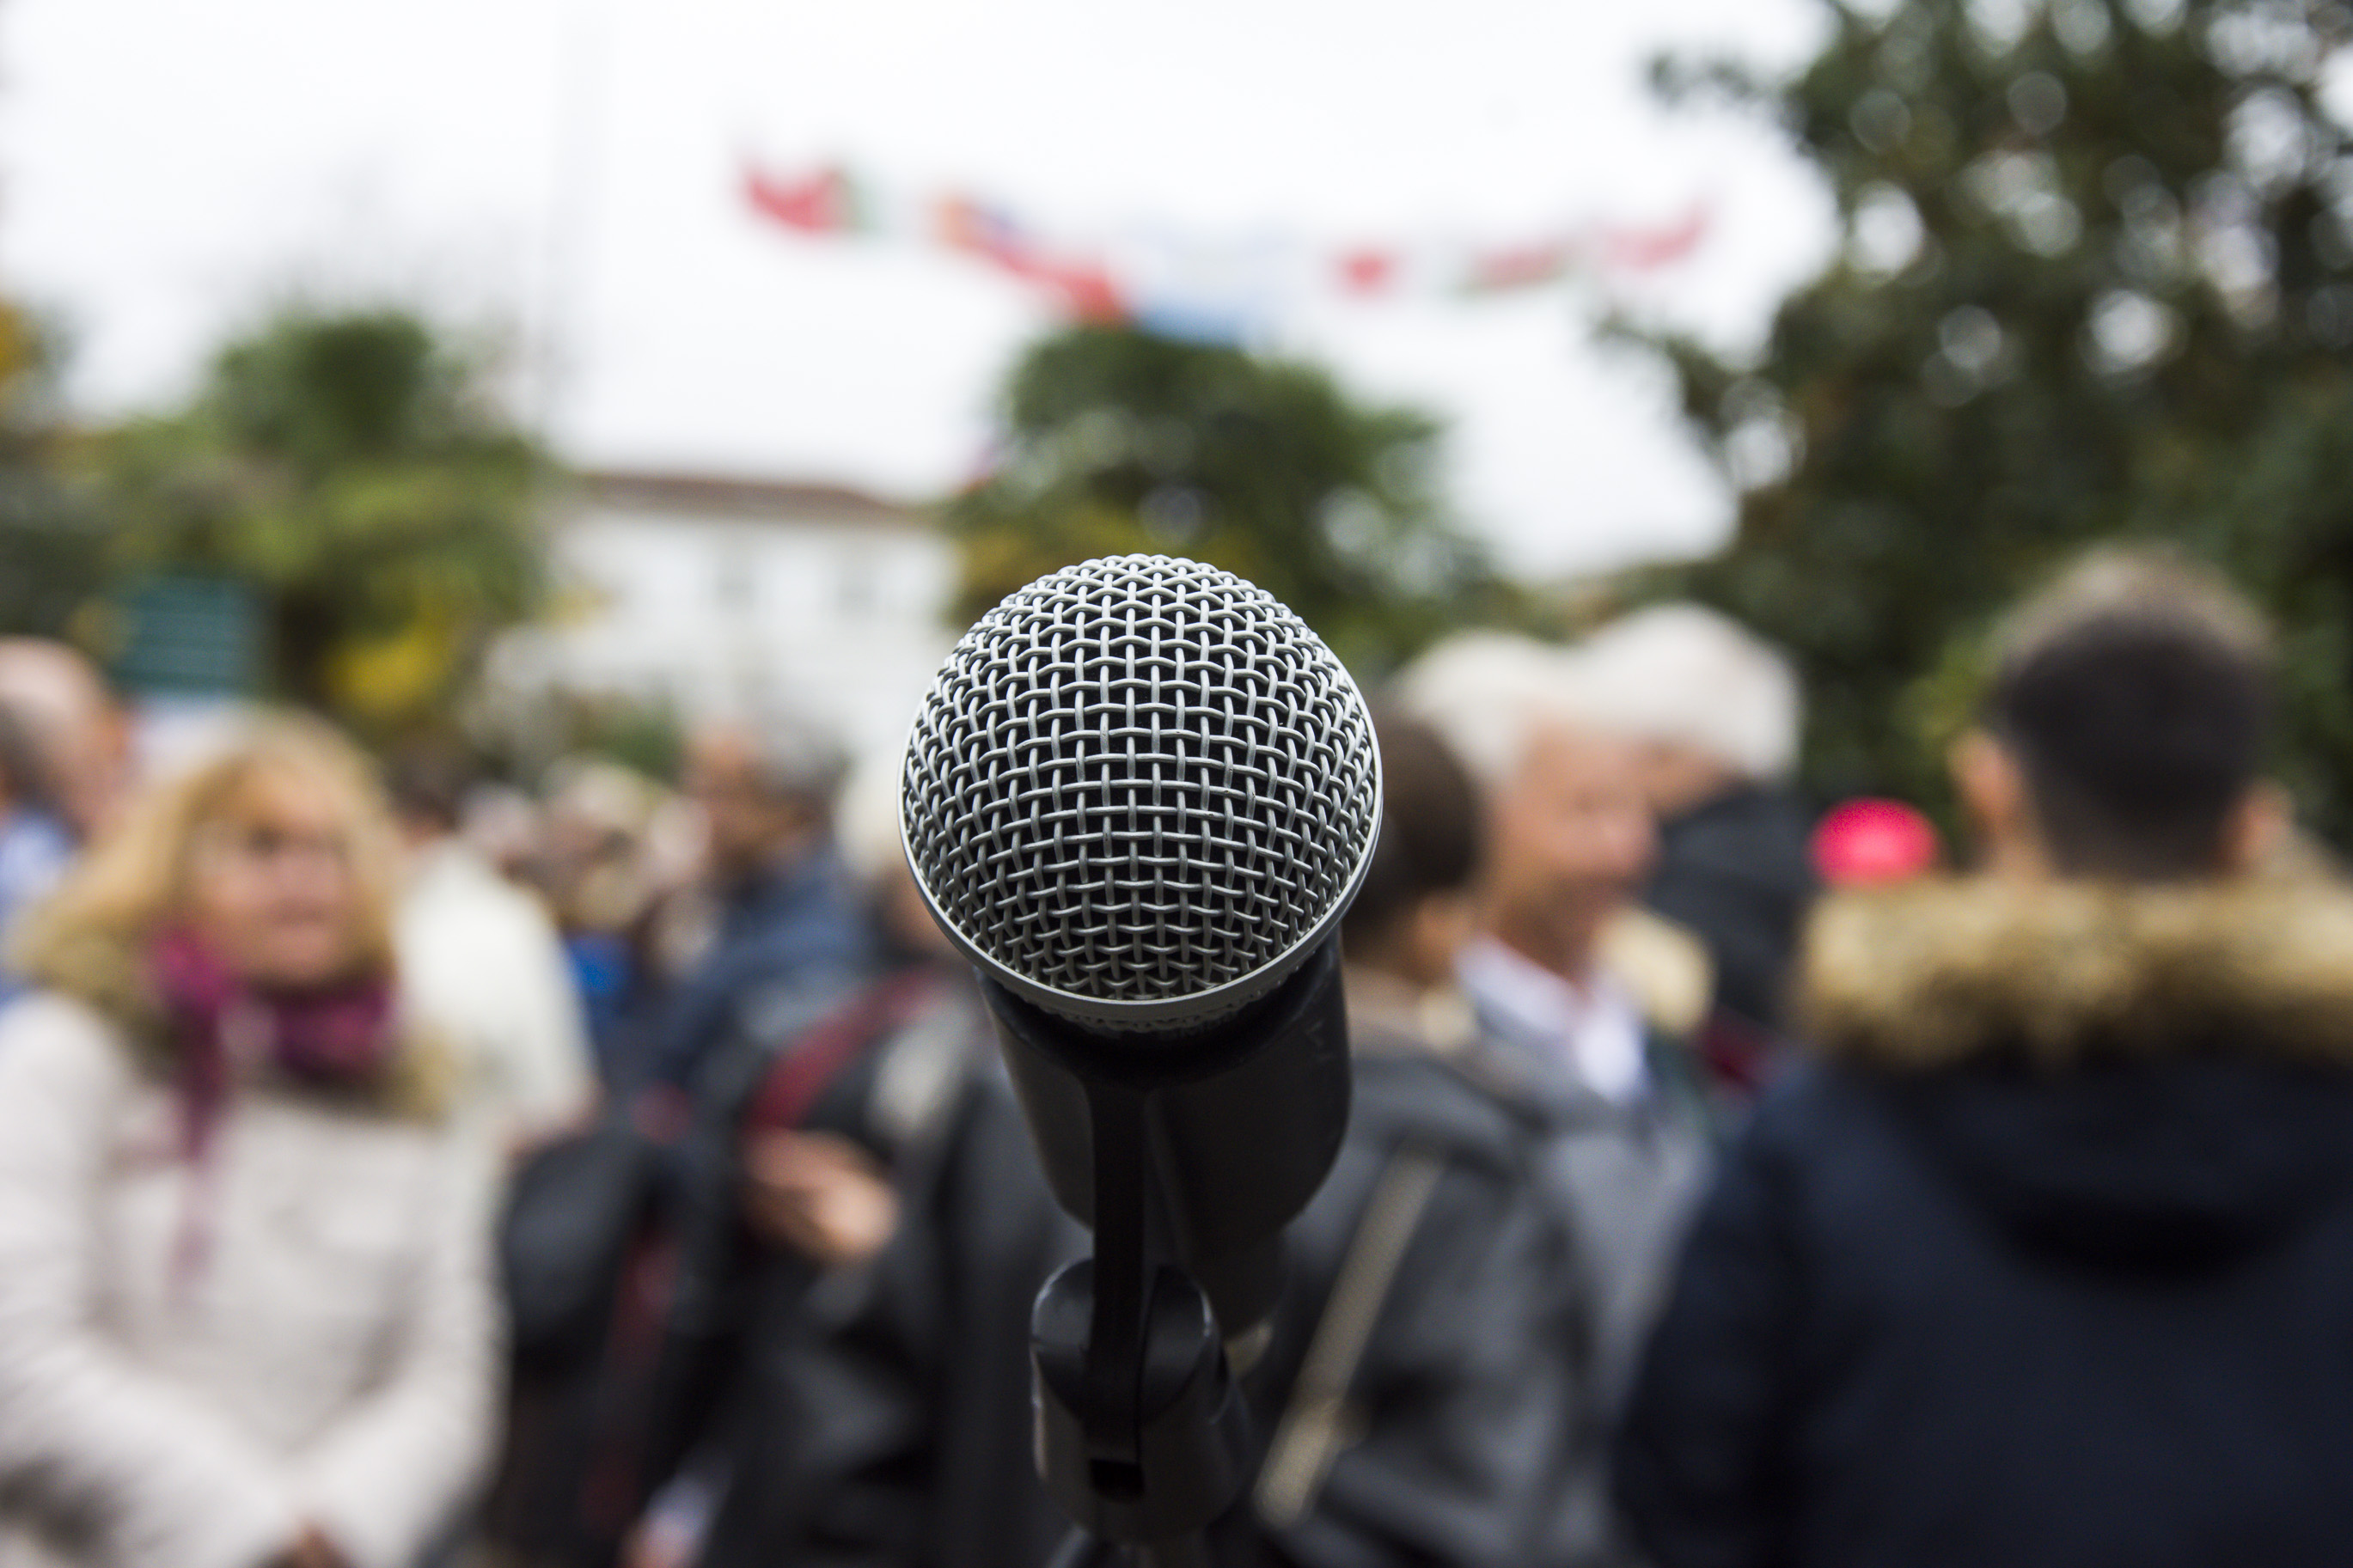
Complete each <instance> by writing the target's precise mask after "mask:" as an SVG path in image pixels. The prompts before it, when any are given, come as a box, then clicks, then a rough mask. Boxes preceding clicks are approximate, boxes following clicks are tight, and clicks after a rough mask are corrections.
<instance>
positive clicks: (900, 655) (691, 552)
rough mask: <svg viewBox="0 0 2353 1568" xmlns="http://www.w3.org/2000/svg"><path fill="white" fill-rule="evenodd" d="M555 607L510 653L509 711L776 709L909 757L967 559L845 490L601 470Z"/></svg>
mask: <svg viewBox="0 0 2353 1568" xmlns="http://www.w3.org/2000/svg"><path fill="white" fill-rule="evenodd" d="M554 561H555V573H556V607H555V610H554V613H553V614H552V615H551V616H549V617H547V619H546V621H545V622H544V623H543V624H542V625H540V626H534V627H533V628H531V629H529V630H527V631H523V632H519V633H516V634H514V635H513V636H512V637H511V638H510V639H509V640H508V641H507V642H506V643H505V644H504V645H502V646H501V648H500V649H499V652H498V655H497V658H496V660H495V665H494V675H493V680H494V683H495V684H496V685H497V686H499V687H500V688H501V689H503V690H504V692H505V693H506V694H507V695H508V696H509V697H510V698H512V697H514V696H516V695H520V694H524V693H529V692H532V691H543V690H548V689H563V690H568V691H575V692H596V693H607V692H609V693H627V694H630V695H636V696H643V697H649V698H659V699H666V700H669V701H670V703H671V704H672V705H673V706H674V707H675V709H676V710H677V711H678V712H679V713H680V714H681V716H682V717H683V718H686V719H688V720H689V721H692V720H694V719H698V718H702V717H709V716H713V715H724V714H730V713H744V712H758V711H761V710H769V709H774V708H785V709H788V710H799V711H806V712H808V713H810V714H812V715H813V716H817V717H820V718H824V719H828V720H830V721H833V722H834V723H835V724H836V725H838V726H839V730H840V732H841V734H842V736H843V738H844V739H845V740H847V741H849V742H850V743H851V744H852V745H854V746H856V747H857V748H858V749H859V751H860V752H861V753H867V752H876V751H879V750H881V748H884V747H892V746H896V745H897V744H898V743H899V742H901V741H902V739H903V738H904V736H905V733H906V729H907V725H908V723H909V722H910V721H911V720H912V719H913V716H914V710H915V704H916V703H917V701H918V700H920V699H921V698H922V696H923V689H924V688H925V687H926V686H928V685H929V684H930V682H931V679H932V676H933V674H934V671H936V670H937V669H938V668H939V664H940V661H941V659H942V658H944V657H945V656H946V653H947V650H948V647H949V646H950V645H951V644H952V643H953V642H954V641H955V637H956V635H957V630H958V628H956V627H954V626H950V625H949V624H948V620H947V604H948V599H949V596H950V595H951V593H952V592H953V590H954V586H955V563H954V560H953V557H952V553H951V552H950V550H949V547H948V545H947V542H945V541H944V539H942V538H941V537H940V536H939V534H938V533H937V532H936V531H934V528H933V527H932V525H931V522H930V521H929V519H928V518H927V517H925V516H924V514H923V513H922V512H920V511H917V510H913V509H911V508H908V507H904V506H899V505H895V504H892V503H891V502H888V501H883V500H877V499H875V498H874V497H871V496H867V495H861V494H860V493H858V492H856V491H854V490H849V489H838V488H835V487H831V486H824V485H811V484H794V483H781V482H767V481H757V480H747V479H723V478H716V477H711V476H704V475H694V474H661V473H613V472H607V473H594V474H588V475H584V476H582V478H581V480H580V489H579V491H578V493H577V495H576V496H575V499H574V500H573V501H572V503H571V504H570V505H568V506H567V507H566V508H565V512H564V513H563V515H561V516H560V517H559V518H558V520H557V522H556V525H555V532H554Z"/></svg>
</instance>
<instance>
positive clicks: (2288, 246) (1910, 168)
mask: <svg viewBox="0 0 2353 1568" xmlns="http://www.w3.org/2000/svg"><path fill="white" fill-rule="evenodd" d="M1826 10H1827V12H1828V21H1829V29H1828V39H1827V42H1826V44H1825V46H1824V47H1823V48H1822V50H1821V52H1820V55H1819V57H1818V58H1815V59H1814V60H1813V61H1812V62H1811V64H1810V66H1808V67H1807V68H1805V69H1803V70H1802V71H1801V72H1799V74H1798V75H1796V76H1795V77H1794V78H1793V79H1789V80H1788V81H1785V82H1778V83H1767V82H1761V81H1758V80H1756V79H1750V78H1746V77H1744V76H1743V75H1742V74H1741V73H1740V71H1739V70H1737V69H1736V68H1726V67H1724V66H1722V65H1698V66H1694V65H1692V64H1690V63H1682V64H1670V65H1669V66H1667V67H1665V68H1662V80H1663V83H1664V85H1665V86H1666V87H1667V88H1668V89H1669V90H1670V91H1671V92H1677V93H1689V92H1694V91H1703V92H1704V91H1707V90H1711V89H1714V90H1724V91H1728V92H1730V93H1731V94H1733V95H1734V96H1735V97H1736V98H1738V99H1741V100H1745V101H1746V102H1747V103H1749V104H1750V105H1753V106H1755V107H1757V108H1759V109H1761V110H1765V111H1767V113H1769V114H1770V115H1771V116H1772V117H1774V118H1775V119H1776V120H1777V121H1778V123H1779V125H1780V126H1781V127H1782V128H1783V129H1784V130H1785V131H1786V132H1787V133H1788V135H1789V136H1790V137H1791V138H1792V140H1793V141H1794V142H1795V144H1796V145H1797V147H1798V148H1799V150H1800V151H1801V152H1802V153H1804V154H1805V155H1806V156H1807V157H1808V158H1810V160H1811V161H1812V162H1813V163H1814V164H1815V165H1816V166H1817V167H1818V168H1819V169H1820V173H1821V174H1822V175H1823V177H1824V178H1825V180H1826V181H1827V182H1828V184H1829V186H1830V188H1831V191H1832V193H1833V194H1834V195H1835V197H1836V200H1837V205H1838V211H1839V213H1840V215H1841V219H1842V221H1843V223H1844V225H1845V237H1844V241H1845V242H1844V245H1843V247H1842V248H1841V251H1840V253H1839V256H1838V258H1837V259H1836V260H1835V261H1834V263H1833V264H1832V265H1831V267H1830V268H1829V269H1828V270H1827V271H1826V272H1825V273H1824V274H1823V275H1822V276H1821V277H1820V279H1817V280H1816V281H1814V282H1813V283H1812V284H1811V285H1810V286H1808V287H1806V288H1804V289H1800V290H1799V291H1798V292H1797V293H1796V294H1795V295H1793V296H1792V297H1791V298H1790V299H1789V300H1787V301H1786V302H1785V303H1784V304H1783V306H1782V308H1781V310H1780V311H1779V312H1778V317H1777V319H1776V321H1775V322H1774V325H1773V330H1772V332H1771V335H1770V339H1769V342H1768V343H1767V347H1766V348H1765V350H1764V352H1763V353H1762V355H1761V357H1760V358H1759V359H1757V362H1756V363H1753V364H1736V363H1726V362H1725V361H1724V360H1722V359H1719V358H1717V357H1715V356H1714V355H1712V354H1710V353H1707V352H1705V351H1704V350H1703V349H1701V348H1700V347H1699V346H1697V345H1695V344H1694V343H1691V342H1676V341H1669V342H1665V343H1663V344H1662V346H1663V347H1664V348H1665V349H1666V351H1667V352H1668V353H1669V355H1670V357H1671V358H1672V363H1674V365H1675V367H1676V369H1677V371H1678V372H1679V374H1680V376H1681V381H1682V389H1683V405H1684V408H1685V410H1686V412H1687V414H1688V415H1689V416H1690V418H1691V419H1692V421H1693V422H1694V426H1696V428H1697V429H1698V430H1699V432H1700V433H1701V435H1702V436H1703V437H1704V439H1705V440H1706V441H1707V442H1708V443H1709V444H1710V445H1711V447H1713V449H1714V450H1715V453H1716V454H1717V455H1718V457H1719V458H1720V459H1721V460H1722V462H1723V464H1724V466H1725V469H1726V471H1727V473H1728V474H1729V475H1730V477H1731V478H1732V479H1734V480H1735V482H1736V484H1737V485H1739V486H1740V487H1741V489H1742V491H1743V494H1742V500H1741V507H1740V517H1739V524H1738V530H1737V532H1736V538H1735V540H1734V542H1733V543H1732V545H1731V546H1730V548H1729V549H1728V550H1727V551H1726V552H1725V553H1724V554H1723V555H1722V556H1721V557H1720V558H1719V559H1717V560H1715V561H1713V562H1710V563H1704V564H1703V565H1701V566H1699V567H1697V568H1695V569H1694V570H1692V571H1689V572H1687V573H1684V574H1680V581H1679V583H1678V584H1677V586H1678V587H1679V588H1681V589H1682V590H1683V591H1687V592H1695V593H1696V594H1698V595H1700V596H1702V597H1704V598H1706V599H1709V600H1711V601H1714V602H1715V603H1717V604H1719V605H1723V606H1724V607H1725V608H1726V609H1727V610H1729V611H1731V612H1733V613H1734V614H1736V615H1738V616H1742V617H1744V618H1746V620H1748V621H1749V622H1751V623H1752V624H1754V625H1756V626H1758V627H1759V628H1760V629H1761V630H1763V631H1765V632H1766V633H1767V634H1768V635H1770V636H1772V637H1776V638H1778V640H1780V641H1781V642H1782V643H1784V644H1785V645H1787V646H1788V647H1789V648H1790V649H1791V650H1792V651H1793V652H1794V654H1795V655H1796V656H1797V658H1798V659H1799V663H1800V665H1801V667H1802V669H1803V671H1804V674H1805V675H1806V677H1807V679H1808V682H1809V689H1810V696H1811V700H1812V704H1813V721H1812V723H1811V726H1810V731H1811V733H1810V741H1809V750H1808V766H1809V770H1810V774H1811V776H1812V778H1813V780H1814V782H1815V783H1816V784H1819V785H1820V786H1822V787H1824V788H1826V789H1833V790H1841V791H1843V790H1853V789H1866V788H1867V789H1886V790H1894V791H1898V792H1902V793H1905V794H1909V795H1915V797H1921V798H1926V799H1930V800H1936V799H1938V798H1940V793H1941V787H1942V786H1941V771H1940V768H1939V765H1938V763H1939V758H1938V753H1939V752H1940V750H1941V742H1942V741H1943V739H1945V738H1946V737H1947V736H1948V735H1949V734H1950V733H1951V732H1952V731H1953V730H1954V729H1955V728H1957V723H1958V721H1960V720H1961V718H1963V717H1964V716H1965V715H1966V714H1967V712H1968V709H1969V705H1970V702H1971V700H1972V699H1973V694H1974V691H1975V689H1976V686H1975V681H1976V679H1977V670H1978V662H1979V658H1978V649H1979V648H1980V647H1981V646H1982V633H1983V631H1984V630H1985V628H1986V626H1987V625H1988V622H1989V618H1990V617H1991V616H1993V615H1994V614H1995V613H1996V612H1997V611H1998V609H1999V608H2000V605H2002V604H2003V603H2004V602H2006V601H2008V600H2009V599H2010V598H2011V597H2012V596H2014V595H2016V594H2018V593H2019V592H2020V591H2021V589H2023V588H2025V587H2027V586H2029V585H2031V583H2032V582H2033V581H2034V580H2035V579H2036V578H2037V577H2039V576H2040V575H2041V574H2043V573H2045V572H2047V571H2048V570H2049V569H2051V568H2052V566H2054V565H2055V564H2056V563H2058V562H2059V561H2060V560H2061V559H2063V557H2065V556H2067V555H2069V554H2071V553H2073V552H2076V551H2078V550H2080V549H2081V548H2083V547H2084V546H2085V545H2086V544H2087V543H2089V542H2094V541H2097V540H2103V539H2108V538H2114V537H2136V536H2139V537H2155V538H2161V539H2166V540H2169V541H2173V542H2178V543H2179V544H2181V545H2182V546H2184V547H2185V548H2187V549H2189V550H2190V551H2192V552H2195V553H2199V554H2201V555H2203V556H2205V557H2207V558H2209V559H2211V560H2213V561H2215V562H2217V563H2220V564H2221V565H2222V566H2224V567H2225V568H2226V569H2228V570H2229V571H2230V572H2231V573H2232V574H2233V575H2234V576H2235V577H2236V578H2237V579H2238V580H2239V581H2240V582H2241V583H2242V584H2244V585H2245V586H2247V587H2248V588H2249V589H2250V590H2252V591H2253V593H2255V594H2256V595H2258V597H2259V598H2261V599H2262V600H2263V602H2265V603H2266V604H2267V605H2269V607H2270V608H2271V609H2272V610H2273V612H2274V614H2275V615H2276V616H2278V617H2279V619H2280V621H2281V623H2282V625H2283V627H2284V641H2285V647H2286V653H2287V678H2288V684H2289V697H2290V700H2289V711H2288V715H2287V722H2286V725H2285V731H2286V737H2285V739H2286V744H2285V746H2284V757H2283V759H2282V760H2283V763H2284V767H2285V769H2286V771H2287V773H2288V776H2289V777H2290V780H2291V782H2292V783H2293V784H2294V785H2295V787H2296V788H2297V790H2298V793H2299V795H2301V797H2302V800H2303V802H2304V805H2305V806H2306V810H2307V811H2308V812H2309V813H2310V814H2311V815H2312V816H2314V817H2315V819H2316V821H2317V822H2319V823H2320V824H2321V825H2322V826H2324V827H2325V828H2327V830H2328V831H2330V832H2332V833H2334V834H2336V835H2339V836H2342V835H2343V834H2345V833H2346V832H2347V831H2348V829H2353V683H2348V674H2353V376H2348V363H2347V350H2348V346H2353V227H2348V222H2347V217H2348V203H2353V161H2348V157H2347V149H2346V134H2345V132H2344V130H2343V128H2342V127H2340V126H2339V125H2338V124H2337V122H2336V121H2334V120H2333V119H2332V118H2331V117H2330V116H2329V114H2328V113H2327V111H2326V110H2325V109H2324V107H2323V104H2322V101H2321V95H2320V88H2321V84H2322V80H2323V77H2324V73H2325V72H2326V70H2327V67H2328V65H2329V62H2330V61H2331V60H2332V58H2334V57H2335V56H2336V54H2337V51H2338V50H2339V49H2340V48H2341V47H2342V46H2343V44H2344V42H2345V41H2346V39H2347V37H2348V33H2353V14H2349V13H2348V10H2347V8H2346V7H2345V6H2344V5H2337V4H2319V3H2313V0H1968V3H1966V4H1965V3H1963V0H1889V3H1886V4H1881V5H1873V6H1871V7H1870V8H1869V9H1868V10H1866V9H1865V8H1864V7H1863V6H1862V5H1859V4H1858V5H1848V4H1841V3H1839V0H1826Z"/></svg>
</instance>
